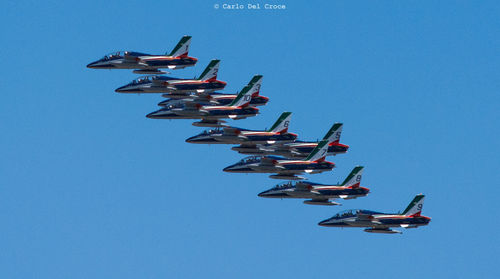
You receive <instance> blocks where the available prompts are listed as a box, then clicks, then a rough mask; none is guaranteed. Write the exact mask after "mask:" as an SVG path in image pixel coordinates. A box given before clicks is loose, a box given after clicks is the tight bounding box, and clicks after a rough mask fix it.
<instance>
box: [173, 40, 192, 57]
mask: <svg viewBox="0 0 500 279" xmlns="http://www.w3.org/2000/svg"><path fill="white" fill-rule="evenodd" d="M190 44H191V36H184V37H182V38H181V40H180V41H179V42H178V43H177V45H176V46H175V47H174V49H173V50H172V51H171V52H170V54H169V56H174V57H185V56H187V55H188V53H189V45H190Z"/></svg>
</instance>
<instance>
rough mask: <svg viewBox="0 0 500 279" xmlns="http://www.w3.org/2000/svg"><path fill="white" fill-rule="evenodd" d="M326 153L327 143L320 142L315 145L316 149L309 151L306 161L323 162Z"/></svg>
mask: <svg viewBox="0 0 500 279" xmlns="http://www.w3.org/2000/svg"><path fill="white" fill-rule="evenodd" d="M327 152H328V141H327V140H322V141H320V142H319V143H318V145H316V147H315V148H314V149H313V151H311V154H309V156H307V158H306V159H305V160H306V161H323V160H325V157H326V153H327Z"/></svg>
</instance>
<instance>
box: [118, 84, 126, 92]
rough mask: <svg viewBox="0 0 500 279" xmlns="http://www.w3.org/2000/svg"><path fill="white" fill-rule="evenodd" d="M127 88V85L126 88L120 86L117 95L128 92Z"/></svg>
mask: <svg viewBox="0 0 500 279" xmlns="http://www.w3.org/2000/svg"><path fill="white" fill-rule="evenodd" d="M125 88H127V86H126V85H125V86H120V87H118V88H116V89H115V92H116V93H124V92H126V90H125Z"/></svg>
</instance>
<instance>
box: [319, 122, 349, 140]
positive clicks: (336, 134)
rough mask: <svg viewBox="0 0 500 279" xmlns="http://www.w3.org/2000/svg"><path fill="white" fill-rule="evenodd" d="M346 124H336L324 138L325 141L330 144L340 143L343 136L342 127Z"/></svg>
mask: <svg viewBox="0 0 500 279" xmlns="http://www.w3.org/2000/svg"><path fill="white" fill-rule="evenodd" d="M343 126H344V124H342V123H335V124H333V126H332V127H331V128H330V130H328V133H326V135H325V136H324V137H323V139H324V140H327V141H328V143H332V142H336V143H338V142H339V141H340V135H341V134H342V127H343Z"/></svg>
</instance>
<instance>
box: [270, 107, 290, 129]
mask: <svg viewBox="0 0 500 279" xmlns="http://www.w3.org/2000/svg"><path fill="white" fill-rule="evenodd" d="M291 119H292V113H291V112H288V111H286V112H283V113H282V114H281V115H280V117H279V118H278V120H276V122H274V124H273V126H272V127H271V128H270V129H269V131H268V132H274V133H286V132H287V131H288V126H289V125H290V120H291Z"/></svg>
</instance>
